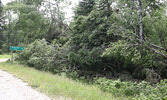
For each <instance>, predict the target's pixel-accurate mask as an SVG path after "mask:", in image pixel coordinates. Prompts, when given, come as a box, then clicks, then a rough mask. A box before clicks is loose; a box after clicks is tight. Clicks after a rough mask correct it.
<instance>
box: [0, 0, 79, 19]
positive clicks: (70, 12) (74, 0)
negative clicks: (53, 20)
mask: <svg viewBox="0 0 167 100" xmlns="http://www.w3.org/2000/svg"><path fill="white" fill-rule="evenodd" d="M1 1H2V4H3V5H5V4H6V3H8V2H10V1H14V0H1ZM70 1H71V2H72V4H71V5H70V7H68V9H65V13H66V19H67V20H71V17H72V16H73V15H74V13H73V10H72V8H73V7H74V6H75V5H77V4H78V2H79V0H70Z"/></svg>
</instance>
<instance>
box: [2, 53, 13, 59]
mask: <svg viewBox="0 0 167 100" xmlns="http://www.w3.org/2000/svg"><path fill="white" fill-rule="evenodd" d="M9 58H11V55H8V54H3V55H0V59H9Z"/></svg>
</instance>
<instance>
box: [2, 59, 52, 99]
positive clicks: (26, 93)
mask: <svg viewBox="0 0 167 100" xmlns="http://www.w3.org/2000/svg"><path fill="white" fill-rule="evenodd" d="M4 61H7V59H0V62H4ZM0 100H50V98H49V97H47V96H46V95H44V94H41V93H39V92H37V91H36V90H34V89H32V88H31V87H29V86H27V83H24V82H23V81H22V80H20V79H17V78H15V77H13V75H11V74H8V73H7V72H5V71H2V70H0Z"/></svg>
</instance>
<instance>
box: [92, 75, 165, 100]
mask: <svg viewBox="0 0 167 100" xmlns="http://www.w3.org/2000/svg"><path fill="white" fill-rule="evenodd" d="M95 83H96V84H98V86H100V88H101V89H102V90H104V91H108V92H111V93H113V94H115V95H117V96H118V95H126V96H131V97H132V98H133V100H167V80H162V81H161V82H160V83H157V84H155V86H154V87H153V86H151V85H150V83H148V82H145V81H142V82H141V83H136V82H121V81H120V80H109V79H106V78H99V79H95Z"/></svg>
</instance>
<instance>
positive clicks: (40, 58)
mask: <svg viewBox="0 0 167 100" xmlns="http://www.w3.org/2000/svg"><path fill="white" fill-rule="evenodd" d="M55 48H57V49H55ZM63 56H64V55H63V54H61V55H60V51H59V48H58V47H53V46H51V45H47V42H46V41H45V40H36V41H34V42H33V43H32V44H30V45H28V46H27V47H26V48H25V50H24V51H23V52H21V53H19V54H18V57H17V58H16V59H17V60H18V61H19V62H21V63H24V64H27V65H29V66H31V67H34V68H36V69H39V70H46V71H51V72H53V73H57V72H59V71H61V69H63V67H64V66H63V65H64V64H65V61H63V60H64V59H62V58H63Z"/></svg>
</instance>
